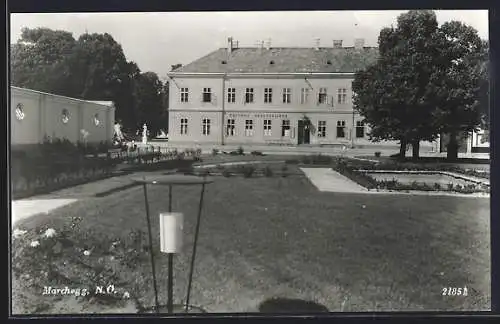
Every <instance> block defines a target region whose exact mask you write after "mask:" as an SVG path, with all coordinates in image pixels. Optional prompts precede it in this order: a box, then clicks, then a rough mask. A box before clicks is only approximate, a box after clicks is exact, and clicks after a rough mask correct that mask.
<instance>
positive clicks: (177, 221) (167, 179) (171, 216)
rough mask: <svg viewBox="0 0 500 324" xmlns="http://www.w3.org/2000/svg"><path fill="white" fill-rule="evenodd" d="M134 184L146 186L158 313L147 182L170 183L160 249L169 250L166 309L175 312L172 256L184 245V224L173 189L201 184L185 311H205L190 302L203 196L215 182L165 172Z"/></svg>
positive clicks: (155, 289)
mask: <svg viewBox="0 0 500 324" xmlns="http://www.w3.org/2000/svg"><path fill="white" fill-rule="evenodd" d="M132 180H133V181H134V182H135V183H138V184H141V185H142V186H143V189H144V202H145V207H146V220H147V224H148V234H149V251H150V256H151V269H152V276H153V289H154V295H155V306H154V307H153V308H154V309H155V310H156V313H160V308H161V307H162V306H160V304H159V302H158V289H157V280H156V268H155V258H154V251H153V234H152V228H151V218H150V211H149V202H148V190H147V186H148V185H163V186H168V187H169V190H168V212H167V213H160V251H161V252H163V253H166V254H167V256H168V284H167V286H168V287H167V289H168V301H167V312H168V313H169V314H172V313H173V312H174V305H173V257H174V254H176V253H179V252H180V249H181V247H182V243H183V242H182V241H183V240H182V234H183V227H184V226H183V223H184V215H183V214H182V213H179V212H175V213H174V212H172V188H173V186H175V185H201V195H200V201H199V205H198V217H197V220H196V229H195V234H194V244H193V251H192V254H191V263H190V269H189V279H188V287H187V296H186V303H185V304H184V305H181V306H184V311H185V312H186V313H187V312H188V311H189V309H198V310H199V311H201V312H204V310H202V309H200V308H199V307H194V306H192V305H189V298H190V293H191V284H192V279H193V271H194V264H195V258H196V247H197V244H198V234H199V230H200V220H201V211H202V206H203V195H204V192H205V185H207V184H209V183H212V182H213V181H212V180H211V179H209V178H206V177H197V176H189V175H180V174H165V175H159V176H143V177H137V178H133V179H132Z"/></svg>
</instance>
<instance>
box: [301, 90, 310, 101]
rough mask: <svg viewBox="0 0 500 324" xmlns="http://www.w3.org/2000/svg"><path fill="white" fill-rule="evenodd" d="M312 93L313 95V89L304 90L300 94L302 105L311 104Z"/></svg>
mask: <svg viewBox="0 0 500 324" xmlns="http://www.w3.org/2000/svg"><path fill="white" fill-rule="evenodd" d="M310 93H311V89H309V88H302V91H301V93H300V103H301V104H306V103H308V102H309V94H310Z"/></svg>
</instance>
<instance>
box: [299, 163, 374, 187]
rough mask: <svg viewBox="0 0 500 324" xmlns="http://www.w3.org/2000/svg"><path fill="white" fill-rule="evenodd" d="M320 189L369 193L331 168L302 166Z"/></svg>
mask: <svg viewBox="0 0 500 324" xmlns="http://www.w3.org/2000/svg"><path fill="white" fill-rule="evenodd" d="M300 169H301V170H302V171H303V172H304V174H305V175H306V176H307V177H308V178H309V180H311V182H312V183H313V184H314V185H315V186H316V188H318V190H319V191H329V192H349V193H368V189H366V188H365V187H362V186H360V185H359V184H357V183H355V182H354V181H352V180H350V179H349V178H347V177H344V176H343V175H341V174H340V173H338V172H336V171H333V170H332V169H331V168H300Z"/></svg>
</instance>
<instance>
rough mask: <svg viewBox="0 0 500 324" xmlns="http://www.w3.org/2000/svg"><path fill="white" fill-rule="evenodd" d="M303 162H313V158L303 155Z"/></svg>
mask: <svg viewBox="0 0 500 324" xmlns="http://www.w3.org/2000/svg"><path fill="white" fill-rule="evenodd" d="M302 163H304V164H311V163H312V159H311V158H310V157H309V156H303V157H302Z"/></svg>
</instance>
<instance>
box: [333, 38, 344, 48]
mask: <svg viewBox="0 0 500 324" xmlns="http://www.w3.org/2000/svg"><path fill="white" fill-rule="evenodd" d="M333 48H342V40H341V39H334V40H333Z"/></svg>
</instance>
